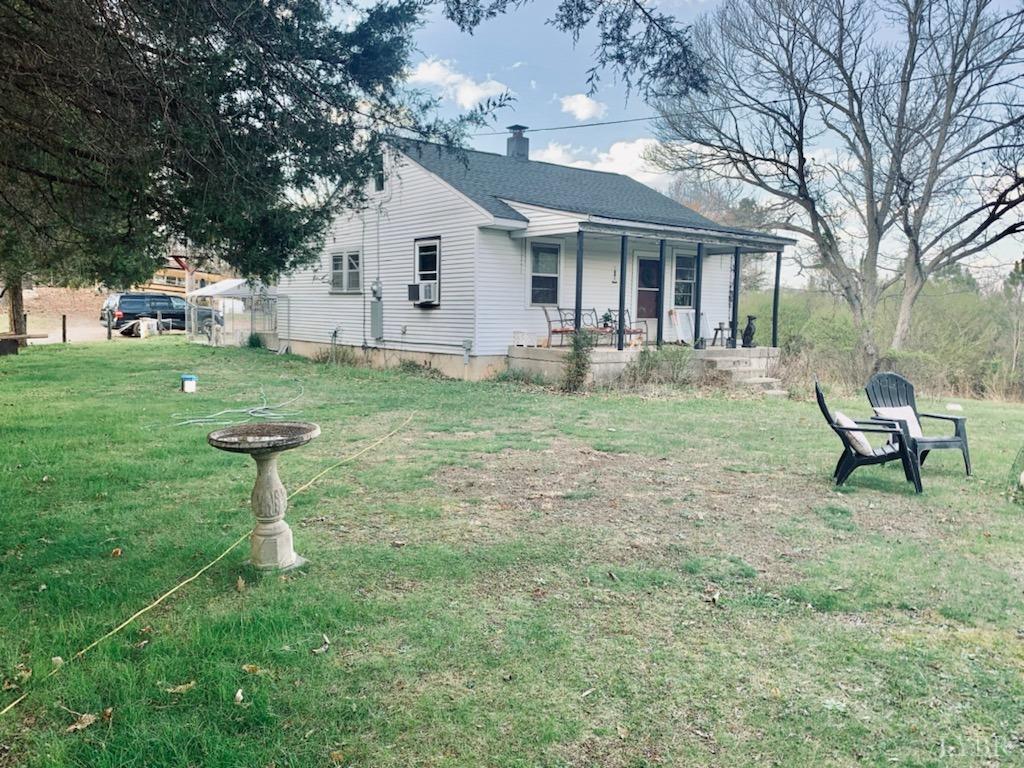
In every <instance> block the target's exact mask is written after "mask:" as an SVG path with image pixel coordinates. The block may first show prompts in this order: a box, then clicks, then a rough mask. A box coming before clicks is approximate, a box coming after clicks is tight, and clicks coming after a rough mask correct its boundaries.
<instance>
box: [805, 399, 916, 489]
mask: <svg viewBox="0 0 1024 768" xmlns="http://www.w3.org/2000/svg"><path fill="white" fill-rule="evenodd" d="M814 395H815V397H816V398H817V400H818V408H820V409H821V414H822V416H824V417H825V421H827V422H828V425H829V427H831V428H832V431H833V432H835V433H836V435H837V436H838V437H839V440H840V441H841V442H842V444H843V453H842V455H841V456H840V457H839V461H837V462H836V468H835V470H833V472H832V477H833V479H834V480H835V482H836V485H837V486H839V485H842V484H843V483H845V482H846V480H847V478H848V477H849V476H850V475H851V474H853V470H855V469H857V468H858V467H867V466H871V465H872V464H887V463H888V462H890V461H895V460H896V459H899V460H900V462H902V464H903V474H904V475H905V476H906V478H907V482H909V483H913V484H914V490H915V491H916V492H917V493H921V490H922V488H921V467H920V464H918V461H917V454H915V453H914V452H913V451H912V450H911V449H910V443H909V441H908V440H907V439H906V437H905V431H904V430H903V429H902V428H901V427H900V426H899V425H897V424H896V423H895V422H893V421H883V420H881V419H879V418H877V417H876V418H873V419H871V420H869V421H856V420H854V419H851V418H849V417H847V416H845V415H843V414H842V413H841V412H840V411H836V412H835V415H833V414H832V413H831V412H830V411H829V409H828V405H826V403H825V393H824V392H822V391H821V385H820V384H819V383H818V382H817V381H815V382H814ZM865 432H871V433H876V434H884V435H888V436H889V442H887V443H885V444H884V445H881V446H879V447H878V448H872V447H871V444H870V443H869V442H868V440H867V438H866V437H865V436H864V433H865Z"/></svg>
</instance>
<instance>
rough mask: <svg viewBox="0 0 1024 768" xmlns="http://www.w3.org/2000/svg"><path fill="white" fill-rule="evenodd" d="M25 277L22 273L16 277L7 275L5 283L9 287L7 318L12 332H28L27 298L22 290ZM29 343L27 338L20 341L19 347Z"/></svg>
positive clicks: (7, 293)
mask: <svg viewBox="0 0 1024 768" xmlns="http://www.w3.org/2000/svg"><path fill="white" fill-rule="evenodd" d="M23 282H24V278H23V277H22V276H21V275H18V276H16V277H11V276H6V277H5V278H4V284H5V286H6V288H7V291H6V294H5V295H6V296H7V319H8V327H9V328H10V329H11V333H26V330H25V298H24V296H23V295H22V292H21V286H22V283H23ZM27 344H28V342H27V341H26V340H25V339H22V340H21V341H19V342H18V346H19V347H24V346H26V345H27Z"/></svg>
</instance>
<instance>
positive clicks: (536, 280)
mask: <svg viewBox="0 0 1024 768" xmlns="http://www.w3.org/2000/svg"><path fill="white" fill-rule="evenodd" d="M560 255H561V250H560V249H559V247H558V246H557V245H551V244H550V243H533V244H532V246H531V250H530V303H531V304H541V305H543V304H550V305H557V304H558V262H559V260H560V258H559V257H560Z"/></svg>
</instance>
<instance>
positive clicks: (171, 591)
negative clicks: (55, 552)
mask: <svg viewBox="0 0 1024 768" xmlns="http://www.w3.org/2000/svg"><path fill="white" fill-rule="evenodd" d="M415 415H416V414H415V413H412V414H410V415H409V417H408V418H407V419H406V420H405V421H403V422H402V423H401V424H400V425H399V426H397V427H395V428H394V429H393V430H391V431H390V432H388V433H387V434H386V435H384V436H383V437H378V438H377V439H376V440H374V441H373V442H372V443H370V444H369V445H368V446H366V447H365V448H362V449H361V450H359V451H356V452H355V453H353V454H352V455H351V456H346V457H345V458H343V459H341V461H338V462H336V463H334V464H332V465H331V466H329V467H328V468H327V469H325V470H323V471H322V472H318V473H317V474H315V475H313V477H312V479H310V480H308V481H306V482H305V483H303V484H302V485H300V486H299V487H298V488H297V489H295V490H294V491H292V492H291V493H290V494H288V498H289V499H291V498H292V497H293V496H298V495H299V494H300V493H302V492H303V491H305V490H307V489H308V488H309V487H310V486H312V485H313V483H315V482H316V481H317V480H319V479H320V478H321V477H323V476H324V475H326V474H327V473H328V472H333V471H334V470H335V469H337V468H338V467H340V466H342V465H343V464H348V463H350V462H352V461H355V460H356V459H358V458H359V457H360V456H363V455H365V454H367V453H369V452H370V451H372V450H373V449H374V448H376V447H377V446H378V445H380V444H381V443H383V442H385V441H386V440H389V439H391V438H392V437H394V436H395V435H397V434H398V433H399V432H401V431H402V430H403V429H405V427H406V426H407V425H408V424H409V422H410V421H412V419H413V416H415ZM251 533H252V530H251V529H250V530H248V531H246V532H245V533H243V534H242V535H241V536H239V537H238V539H236V540H235V542H234V543H233V544H231V546H229V547H228V548H227V549H225V550H224V551H223V552H221V553H220V554H219V555H217V557H215V558H214V559H213V560H211V561H210V562H208V563H207V564H206V565H204V566H203V567H202V568H200V569H199V570H198V571H196V572H195V573H193V574H192V575H191V576H189V577H188V578H187V579H185V580H184V581H182V582H179V583H178V584H176V585H175V586H173V587H172V588H171V589H169V590H167V591H166V592H164V593H163V594H162V595H160V597H158V598H157V599H156V600H154V601H153V602H152V603H150V604H149V605H147V606H146V607H145V608H142V609H141V610H138V611H136V612H135V613H133V614H132V615H131V616H129V617H128V618H127V619H125V620H124V621H122V622H121V623H120V624H118V625H117V626H116V627H114V628H113V629H112V630H110V631H109V632H107V633H106V634H105V635H103V636H102V637H99V638H97V639H96V640H93V641H92V642H91V643H89V644H88V645H87V646H85V648H83V649H82V650H80V651H78V652H77V653H76V654H75V655H74V656H73V657H72V659H71V660H72V661H74V660H75V659H80V658H82V656H84V655H85V654H86V653H88V652H89V651H91V650H92V649H93V648H95V647H96V646H97V645H99V644H100V643H102V642H103V641H104V640H108V639H109V638H111V637H113V636H114V635H116V634H117V633H118V632H120V631H121V630H122V629H124V628H125V627H127V626H128V625H129V624H131V623H132V622H133V621H135V620H136V619H137V618H139V617H140V616H142V615H144V614H146V613H148V612H149V611H151V610H153V609H154V608H156V607H157V606H158V605H160V603H162V602H163V601H164V600H166V599H167V598H168V597H170V596H171V595H173V594H174V593H175V592H177V591H178V590H179V589H181V588H182V587H185V586H187V585H189V584H191V583H192V582H193V581H195V580H196V579H198V578H199V577H200V576H202V575H203V574H204V573H206V572H207V571H208V570H210V569H211V568H212V567H213V566H215V565H216V564H217V563H219V562H220V561H221V560H223V559H224V558H225V557H227V556H228V554H230V553H231V552H232V551H233V550H234V549H235V547H237V546H238V545H239V544H241V543H242V542H243V541H245V540H246V539H247V538H249V535H250V534H251ZM61 669H63V665H61V666H58V667H54V668H53V669H51V670H50V672H49V674H47V675H46V676H45V677H43V678H42V679H43V680H49V679H50V678H51V677H53V676H54V675H56V674H57V673H58V672H59V671H60V670H61ZM29 693H31V691H25V693H23V694H21V696H19V697H18V698H16V699H15V700H14V701H12V702H11V703H10V704H8V705H7V706H6V707H4V708H3V709H0V717H3V716H4V715H6V714H7V713H8V712H10V711H11V710H12V709H14V708H15V707H16V706H18V705H19V704H20V703H21V702H23V701H24V700H25V699H26V698H28V695H29Z"/></svg>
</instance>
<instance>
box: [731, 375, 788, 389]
mask: <svg viewBox="0 0 1024 768" xmlns="http://www.w3.org/2000/svg"><path fill="white" fill-rule="evenodd" d="M733 381H734V383H736V384H740V385H742V386H744V387H750V388H751V389H761V390H764V391H766V392H767V391H768V390H773V389H779V384H780V383H781V380H780V379H777V378H775V377H774V376H751V377H749V378H743V379H735V378H734V379H733Z"/></svg>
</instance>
